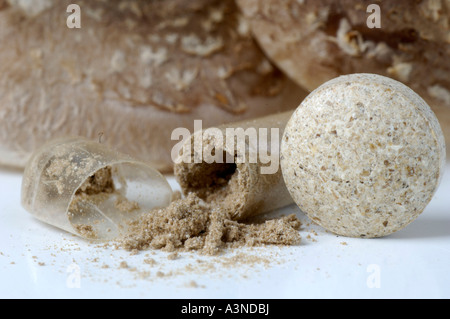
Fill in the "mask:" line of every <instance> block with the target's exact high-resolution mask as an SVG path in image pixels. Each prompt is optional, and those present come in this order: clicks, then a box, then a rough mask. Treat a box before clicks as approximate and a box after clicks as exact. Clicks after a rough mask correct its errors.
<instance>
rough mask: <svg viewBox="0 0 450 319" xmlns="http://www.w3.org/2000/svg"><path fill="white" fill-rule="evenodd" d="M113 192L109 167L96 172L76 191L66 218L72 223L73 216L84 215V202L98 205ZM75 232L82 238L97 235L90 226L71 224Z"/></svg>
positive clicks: (95, 236) (91, 237) (93, 237)
mask: <svg viewBox="0 0 450 319" xmlns="http://www.w3.org/2000/svg"><path fill="white" fill-rule="evenodd" d="M113 192H114V183H113V179H112V172H111V167H109V166H107V167H104V168H102V169H100V170H98V171H97V172H96V173H95V174H93V175H91V176H89V178H88V179H87V180H86V181H85V182H84V183H83V184H82V185H81V186H80V187H79V188H78V189H77V191H76V192H75V195H74V197H73V200H72V202H71V203H70V206H69V211H68V217H69V220H70V221H72V220H73V219H74V217H75V216H78V215H80V214H85V213H86V212H85V211H84V210H83V205H84V204H85V203H86V202H90V203H99V202H101V201H104V200H106V199H107V198H108V196H110V195H111V194H112V193H113ZM72 225H73V227H74V228H75V230H76V231H77V232H78V233H79V234H80V235H81V236H83V237H85V238H90V239H95V238H97V233H96V232H95V230H94V227H93V226H92V225H88V224H72Z"/></svg>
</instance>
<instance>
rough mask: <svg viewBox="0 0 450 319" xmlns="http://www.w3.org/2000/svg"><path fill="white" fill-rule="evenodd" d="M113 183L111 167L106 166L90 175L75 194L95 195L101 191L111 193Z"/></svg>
mask: <svg viewBox="0 0 450 319" xmlns="http://www.w3.org/2000/svg"><path fill="white" fill-rule="evenodd" d="M113 191H114V183H113V179H112V172H111V167H109V166H106V167H104V168H101V169H99V170H98V171H97V172H95V174H94V175H92V176H90V177H89V178H88V179H87V180H86V181H85V182H84V183H83V184H82V185H81V186H80V187H79V188H78V189H77V192H76V194H75V195H78V196H80V195H83V194H84V195H96V194H101V193H112V192H113Z"/></svg>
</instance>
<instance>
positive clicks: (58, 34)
mask: <svg viewBox="0 0 450 319" xmlns="http://www.w3.org/2000/svg"><path fill="white" fill-rule="evenodd" d="M70 3H71V1H67V0H63V1H59V0H58V1H56V0H29V1H15V0H8V1H6V0H0V43H2V44H3V45H2V50H1V52H0V164H3V165H11V166H17V167H23V166H24V164H25V163H26V160H27V159H28V158H29V156H30V154H31V153H32V152H33V151H34V150H35V149H37V148H38V147H39V146H40V145H42V144H44V143H45V142H46V141H48V140H49V139H52V138H54V137H61V136H63V135H79V136H84V137H88V138H92V139H98V136H99V134H100V135H101V137H102V138H101V140H102V142H104V143H106V144H108V145H110V146H113V147H115V148H117V149H118V150H120V151H122V152H124V153H128V154H130V155H132V156H133V157H136V158H139V159H143V160H146V161H149V162H150V163H152V164H153V165H154V166H155V167H156V168H158V169H160V170H163V171H167V170H170V169H171V168H172V165H173V163H172V159H171V156H170V154H171V149H172V146H173V145H174V144H175V142H176V141H172V140H171V133H172V131H173V130H174V129H175V128H177V127H184V128H187V129H189V130H190V131H192V130H193V122H194V119H201V120H203V126H204V127H208V126H215V125H219V124H222V123H225V122H231V121H236V120H241V119H245V118H253V117H257V116H261V115H265V114H271V113H275V112H279V111H282V110H288V109H293V108H295V107H296V106H297V105H298V104H299V102H300V101H301V99H302V97H303V96H304V95H305V93H304V91H303V90H301V89H299V88H298V86H297V85H296V84H294V83H293V82H292V81H291V80H289V79H288V78H287V77H286V76H284V75H283V74H282V73H281V72H280V71H279V70H278V69H277V68H276V67H274V66H273V65H272V64H271V62H270V61H269V60H268V59H267V58H266V57H265V55H264V54H263V52H262V51H261V50H260V49H259V47H258V46H257V44H256V42H255V41H254V40H253V38H252V36H251V33H250V29H249V26H248V25H247V23H246V21H245V20H244V19H243V17H242V15H241V14H240V13H239V10H238V8H237V6H236V4H235V3H234V1H232V0H226V1H219V0H191V1H185V0H166V1H144V0H122V1H116V0H114V1H98V0H96V1H78V2H77V4H78V5H79V7H80V12H81V28H68V27H67V25H66V19H67V18H68V17H69V16H70V14H71V13H70V12H67V7H68V5H69V4H70Z"/></svg>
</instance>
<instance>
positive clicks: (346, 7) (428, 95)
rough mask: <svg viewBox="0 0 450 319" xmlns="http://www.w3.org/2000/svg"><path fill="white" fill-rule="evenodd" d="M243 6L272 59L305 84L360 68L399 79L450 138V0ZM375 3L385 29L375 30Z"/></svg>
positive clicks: (263, 1) (258, 1) (293, 0)
mask: <svg viewBox="0 0 450 319" xmlns="http://www.w3.org/2000/svg"><path fill="white" fill-rule="evenodd" d="M237 3H238V5H239V7H240V8H241V10H242V12H243V14H244V16H245V17H246V18H247V19H248V20H249V23H250V26H251V30H252V32H253V34H254V36H255V38H256V39H257V41H258V42H259V44H260V45H261V47H262V48H263V50H264V51H265V52H266V54H267V55H268V57H270V59H271V60H272V61H273V62H274V63H275V64H276V65H277V66H278V67H279V68H280V69H281V70H283V72H285V73H286V74H287V75H288V76H289V77H290V78H292V79H293V80H295V81H296V83H298V84H300V85H301V86H302V87H304V88H306V89H307V90H310V91H311V90H313V89H315V88H317V87H318V86H319V85H321V84H322V83H324V82H326V81H328V80H331V79H333V78H335V77H337V76H339V75H344V74H352V73H374V74H380V75H384V76H387V77H390V78H393V79H396V80H398V81H401V82H403V83H404V84H406V85H408V86H409V87H410V88H412V89H413V90H414V91H415V92H417V93H418V94H419V95H420V96H421V97H422V98H424V99H425V100H426V101H427V103H428V104H430V106H431V107H432V109H433V111H434V112H435V113H436V115H437V116H438V119H439V121H440V123H441V126H442V127H443V130H444V134H445V136H446V139H447V140H448V141H450V2H449V1H445V0H422V1H409V0H399V1H383V2H382V1H372V0H364V1H360V0H342V1H333V0H286V1H282V2H280V1H276V0H237ZM374 4H375V5H378V7H379V9H380V14H379V20H378V21H379V22H380V28H376V27H372V28H371V27H370V26H372V25H371V23H370V22H374V21H375V20H374V19H375V16H374V14H376V11H374V9H373V6H372V7H369V6H370V5H374ZM368 20H369V21H368ZM368 22H369V23H368Z"/></svg>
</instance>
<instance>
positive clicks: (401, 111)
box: [281, 74, 445, 237]
mask: <svg viewBox="0 0 450 319" xmlns="http://www.w3.org/2000/svg"><path fill="white" fill-rule="evenodd" d="M444 164H445V144H444V137H443V134H442V131H441V128H440V126H439V123H438V121H437V119H436V116H435V115H434V113H433V112H432V111H431V109H430V108H429V106H428V105H427V104H426V103H425V102H424V100H422V99H421V98H420V97H419V96H418V95H417V94H416V93H414V92H413V91H412V90H411V89H409V88H408V87H406V86H405V85H403V84H401V83H400V82H397V81H395V80H392V79H389V78H386V77H383V76H378V75H374V74H354V75H348V76H341V77H339V78H336V79H334V80H331V81H329V82H327V83H325V84H324V85H322V86H320V87H319V88H318V89H316V90H315V91H313V92H312V93H311V94H310V95H309V96H308V97H307V98H306V99H305V100H304V101H303V103H302V104H301V105H300V106H299V107H298V108H297V110H296V111H295V112H294V114H293V116H292V118H291V119H290V120H289V122H288V124H287V126H286V130H285V133H284V136H283V141H282V145H281V167H282V171H283V177H284V180H285V181H286V186H287V188H288V190H289V192H290V194H291V196H292V198H293V199H294V201H295V202H296V203H297V204H298V205H299V207H300V208H301V209H302V210H303V211H304V212H305V213H306V214H307V215H308V216H309V217H310V218H311V219H312V220H313V221H315V222H316V223H318V224H319V225H321V226H323V227H325V228H326V229H328V230H330V231H333V232H335V233H337V234H340V235H345V236H352V237H380V236H385V235H388V234H391V233H393V232H395V231H397V230H399V229H401V228H403V227H405V226H406V225H408V224H409V223H410V222H412V221H413V220H414V219H416V218H417V217H418V215H419V214H420V213H421V212H422V211H423V210H424V209H425V206H426V205H427V204H428V203H429V201H430V200H431V198H432V196H433V194H434V192H435V191H436V188H437V187H438V184H439V181H440V178H441V176H442V173H443V169H444Z"/></svg>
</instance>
